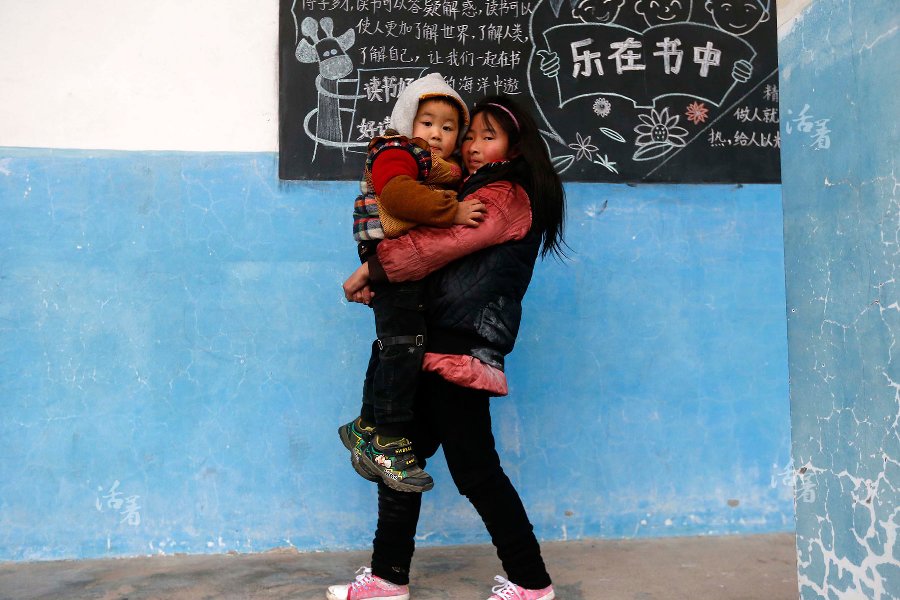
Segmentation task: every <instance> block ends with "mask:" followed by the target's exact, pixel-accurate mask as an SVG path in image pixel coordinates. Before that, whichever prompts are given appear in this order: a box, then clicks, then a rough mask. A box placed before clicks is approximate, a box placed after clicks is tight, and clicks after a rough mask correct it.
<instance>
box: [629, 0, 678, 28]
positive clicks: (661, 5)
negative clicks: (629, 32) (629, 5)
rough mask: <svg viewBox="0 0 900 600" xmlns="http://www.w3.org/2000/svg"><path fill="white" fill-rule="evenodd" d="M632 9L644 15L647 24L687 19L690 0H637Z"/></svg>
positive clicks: (652, 24)
mask: <svg viewBox="0 0 900 600" xmlns="http://www.w3.org/2000/svg"><path fill="white" fill-rule="evenodd" d="M634 10H635V11H636V12H637V13H638V14H639V15H643V16H644V20H645V21H647V25H649V26H650V27H653V26H654V25H662V24H663V23H670V22H672V21H687V20H688V19H689V18H690V16H691V0H638V3H637V4H635V5H634Z"/></svg>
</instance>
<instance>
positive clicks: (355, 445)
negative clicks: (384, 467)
mask: <svg viewBox="0 0 900 600" xmlns="http://www.w3.org/2000/svg"><path fill="white" fill-rule="evenodd" d="M338 435H339V436H341V442H342V443H343V444H344V448H346V449H347V450H349V451H350V465H351V466H352V467H353V470H354V471H356V472H357V473H358V474H359V476H360V477H362V478H363V479H367V480H369V481H381V473H379V472H378V471H377V470H375V471H370V470H369V469H368V468H366V465H364V464H363V463H362V462H361V461H360V460H359V458H360V456H362V453H363V451H364V450H365V449H366V446H368V445H369V442H371V441H372V438H373V437H375V428H374V427H363V426H362V425H361V424H360V418H359V417H357V418H355V419H353V420H352V421H350V422H349V423H347V424H346V425H341V426H340V428H339V429H338Z"/></svg>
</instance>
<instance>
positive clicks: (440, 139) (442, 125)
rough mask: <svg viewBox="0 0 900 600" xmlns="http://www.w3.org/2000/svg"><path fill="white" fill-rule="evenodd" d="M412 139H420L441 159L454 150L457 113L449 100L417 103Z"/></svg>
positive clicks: (457, 129) (456, 134) (456, 135)
mask: <svg viewBox="0 0 900 600" xmlns="http://www.w3.org/2000/svg"><path fill="white" fill-rule="evenodd" d="M412 134H413V137H417V138H422V139H423V140H425V141H426V142H428V145H429V146H431V149H432V150H433V151H434V152H436V153H437V154H438V155H439V156H440V157H441V158H447V157H448V156H450V155H451V154H453V150H454V149H456V138H457V137H458V136H459V111H458V110H457V109H456V106H454V105H453V104H451V103H450V101H449V100H440V99H432V100H425V101H423V102H419V110H418V111H417V112H416V118H415V121H413V130H412Z"/></svg>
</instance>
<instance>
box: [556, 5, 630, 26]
mask: <svg viewBox="0 0 900 600" xmlns="http://www.w3.org/2000/svg"><path fill="white" fill-rule="evenodd" d="M572 4H573V6H572V16H573V17H575V18H576V19H578V20H579V21H581V22H583V23H612V22H613V21H615V20H616V19H617V18H618V16H619V11H621V10H622V7H623V6H625V0H577V1H573V2H572ZM557 14H558V11H557Z"/></svg>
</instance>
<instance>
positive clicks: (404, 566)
mask: <svg viewBox="0 0 900 600" xmlns="http://www.w3.org/2000/svg"><path fill="white" fill-rule="evenodd" d="M462 157H463V161H464V164H465V167H466V170H467V171H468V173H469V175H468V178H467V179H466V180H465V182H464V183H463V186H462V188H461V190H460V192H459V198H461V199H465V200H468V199H478V200H479V201H480V202H481V203H483V204H484V206H485V212H484V220H483V221H482V222H481V224H480V225H479V226H478V227H477V228H465V227H458V226H457V227H451V228H449V229H436V228H431V227H418V228H416V229H413V230H411V231H409V232H408V233H407V234H405V235H402V236H400V237H398V238H396V239H389V240H388V239H386V240H384V241H383V242H382V243H381V244H379V246H378V248H377V250H376V252H375V253H374V254H372V255H371V256H370V257H369V258H368V259H367V260H366V262H365V263H363V264H362V265H361V266H360V268H359V269H357V270H356V271H355V272H354V273H353V274H352V275H351V276H350V278H349V279H347V281H346V282H345V283H344V294H345V297H346V298H347V299H348V300H352V301H355V302H363V303H368V302H370V301H371V300H372V286H377V285H378V284H379V283H380V282H384V281H391V282H399V281H411V280H418V279H422V278H423V277H426V276H428V278H427V280H426V292H425V311H426V312H425V322H426V324H427V327H428V340H427V343H426V348H425V356H424V360H423V365H422V369H423V371H424V373H423V374H422V376H421V377H420V379H419V382H418V390H417V393H416V396H415V404H414V410H413V412H414V414H415V422H414V427H413V429H412V433H411V434H410V440H411V442H412V444H413V445H414V446H415V448H416V456H417V458H418V461H419V464H420V465H421V466H424V464H425V461H426V459H428V458H430V457H431V456H433V455H434V453H435V452H436V451H437V449H438V447H439V446H443V449H444V456H445V457H446V459H447V466H448V467H449V470H450V474H451V476H452V477H453V481H454V483H455V484H456V486H457V489H458V490H459V492H460V493H461V494H464V495H465V496H466V497H467V498H468V499H469V501H470V502H471V503H472V505H473V506H474V507H475V509H476V510H477V511H478V514H479V515H480V516H481V518H482V520H483V521H484V524H485V526H486V527H487V530H488V533H489V534H490V536H491V541H492V542H493V544H494V546H495V547H496V548H497V555H498V557H499V558H500V561H501V563H502V565H503V569H504V570H505V571H506V577H505V578H504V577H500V576H498V577H497V580H498V581H499V585H497V586H495V587H494V588H493V594H492V595H491V597H490V600H512V599H518V600H550V599H552V598H554V597H555V595H554V592H553V586H552V585H551V581H550V576H549V575H548V573H547V570H546V568H545V566H544V562H543V559H542V558H541V552H540V546H539V544H538V541H537V538H536V537H535V536H534V533H533V528H532V525H531V523H530V521H529V520H528V515H527V514H526V512H525V508H524V506H523V505H522V502H521V500H520V498H519V495H518V493H517V492H516V489H515V488H514V487H513V485H512V483H511V482H510V480H509V478H508V477H507V476H506V474H505V473H504V472H503V469H502V467H501V466H500V458H499V456H498V454H497V451H496V449H495V447H494V438H493V435H492V432H491V417H490V410H489V402H490V397H491V396H503V395H505V394H506V393H507V382H506V376H505V374H504V372H503V367H504V357H505V356H506V355H507V354H509V352H510V351H512V349H513V345H514V344H515V341H516V336H517V334H518V330H519V324H520V321H521V310H522V299H523V297H524V295H525V291H526V290H527V288H528V284H529V282H530V280H531V275H532V271H533V268H534V263H535V261H536V259H537V256H538V254H540V255H541V256H542V257H543V256H546V255H547V254H548V253H554V254H557V255H559V254H561V253H562V251H561V247H562V245H563V238H562V233H563V219H564V204H565V197H564V192H563V188H562V184H561V182H560V180H559V176H558V175H557V174H556V172H555V171H554V170H553V166H552V164H551V162H550V157H549V156H548V154H547V150H546V148H545V146H544V144H543V142H542V140H541V139H540V135H539V133H538V129H537V126H536V124H535V122H534V120H533V119H532V118H531V116H530V115H529V114H528V113H526V112H524V111H523V110H522V109H521V108H520V107H519V106H517V105H516V104H515V103H514V102H513V101H512V100H511V99H509V98H508V97H505V96H495V97H490V98H485V99H484V100H482V101H481V102H479V103H478V104H477V105H476V106H475V108H474V109H473V111H472V125H471V127H470V128H469V130H468V132H467V133H466V134H465V136H464V138H463V143H462ZM375 298H377V293H376V295H375ZM421 503H422V496H421V494H403V493H398V492H397V491H396V490H393V489H391V488H390V487H387V486H385V485H379V486H378V525H377V528H376V531H375V539H374V541H373V554H372V562H371V568H367V569H365V570H364V572H363V573H362V574H360V575H359V576H358V577H357V578H356V580H355V581H353V582H351V583H349V584H346V585H336V586H331V587H330V588H328V591H327V598H328V599H330V600H362V599H368V600H378V599H381V600H387V599H391V600H407V599H408V598H409V585H408V584H409V567H410V563H411V561H412V555H413V551H414V548H415V539H414V536H415V531H416V524H417V522H418V519H419V511H420V508H421Z"/></svg>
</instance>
